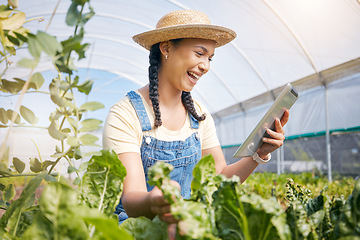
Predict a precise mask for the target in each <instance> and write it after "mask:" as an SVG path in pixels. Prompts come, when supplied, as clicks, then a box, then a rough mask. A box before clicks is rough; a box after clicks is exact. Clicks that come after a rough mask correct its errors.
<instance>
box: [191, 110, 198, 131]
mask: <svg viewBox="0 0 360 240" xmlns="http://www.w3.org/2000/svg"><path fill="white" fill-rule="evenodd" d="M189 119H190V127H191V128H193V129H199V122H198V120H196V119H195V118H194V117H193V115H191V114H190V113H189Z"/></svg>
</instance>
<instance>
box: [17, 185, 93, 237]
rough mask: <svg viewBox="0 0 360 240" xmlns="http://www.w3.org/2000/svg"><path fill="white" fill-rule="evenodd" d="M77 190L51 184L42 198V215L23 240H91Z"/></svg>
mask: <svg viewBox="0 0 360 240" xmlns="http://www.w3.org/2000/svg"><path fill="white" fill-rule="evenodd" d="M77 203H78V196H77V194H76V192H75V190H74V189H72V188H70V187H69V186H66V185H64V184H62V183H59V182H53V183H50V184H49V185H48V186H46V188H45V189H44V191H43V193H42V195H41V198H40V204H39V206H40V212H39V213H38V214H37V216H36V217H35V219H34V222H33V224H32V225H31V227H29V228H28V229H27V231H26V232H25V233H24V236H23V238H22V239H39V240H41V239H44V240H45V239H69V240H70V239H89V231H88V229H87V226H86V224H85V222H84V221H83V219H82V218H83V215H84V212H85V211H86V209H85V208H84V207H82V206H79V205H78V204H77Z"/></svg>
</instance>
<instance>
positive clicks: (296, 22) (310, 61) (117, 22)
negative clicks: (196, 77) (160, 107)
mask: <svg viewBox="0 0 360 240" xmlns="http://www.w3.org/2000/svg"><path fill="white" fill-rule="evenodd" d="M1 2H4V3H2V4H5V1H1ZM58 2H59V5H58V7H57V9H56V13H55V15H54V17H53V19H52V20H51V23H50V25H49V28H48V29H47V32H48V33H50V34H52V35H55V36H57V38H58V40H62V39H65V38H67V37H68V36H70V35H72V34H73V32H72V31H73V28H71V27H68V26H67V25H66V24H65V16H66V12H67V9H68V8H69V6H70V4H71V1H70V0H62V1H58V0H31V1H30V0H19V10H20V11H24V12H25V13H26V17H27V18H33V17H39V16H43V17H44V21H43V22H38V21H32V22H29V23H27V24H26V25H25V27H27V28H29V29H30V30H31V31H32V32H36V31H37V30H41V31H44V30H45V29H46V28H47V25H48V23H49V21H50V19H51V16H52V13H53V11H54V9H55V7H56V5H57V3H58ZM90 4H91V6H92V7H93V9H94V11H95V13H96V15H95V16H94V17H93V18H92V19H91V20H90V21H89V22H88V23H87V24H86V25H85V41H84V42H88V43H90V44H91V48H90V50H89V51H88V52H87V58H86V59H84V60H80V61H79V62H78V63H76V65H77V66H78V67H79V68H84V69H91V70H100V71H101V72H108V73H110V75H111V77H99V78H97V80H96V81H101V84H98V85H97V87H96V91H94V92H92V93H91V94H92V96H93V97H94V98H96V94H99V96H100V95H101V94H105V93H106V94H107V95H109V94H110V95H112V96H113V98H114V101H115V100H119V99H120V98H121V97H122V96H119V94H121V93H122V89H121V88H122V87H121V86H125V85H126V86H130V87H135V88H138V87H140V86H141V85H145V84H147V82H148V78H147V68H148V51H147V50H145V49H143V48H142V47H140V46H138V45H137V44H136V43H135V42H133V40H132V36H133V35H135V34H138V33H140V32H144V31H147V30H150V29H153V28H154V27H155V25H156V23H157V20H158V19H159V18H160V17H162V16H163V15H164V14H166V13H167V12H169V11H174V10H180V9H195V10H200V11H203V12H204V13H206V14H207V15H208V16H209V18H210V20H211V22H212V23H213V24H216V25H222V26H226V27H229V28H232V29H233V30H234V31H235V32H236V33H237V35H238V36H237V38H236V39H235V40H234V41H233V42H231V43H230V44H228V45H226V46H223V47H220V48H217V49H216V55H215V57H214V61H213V62H212V63H211V70H210V72H209V73H208V74H206V75H205V76H204V77H203V78H202V79H201V81H199V83H198V84H197V86H196V87H195V89H194V90H193V97H194V98H196V99H199V100H200V101H202V102H203V103H204V104H205V105H206V106H207V107H208V109H209V110H210V112H211V113H217V112H221V111H222V110H224V109H227V108H229V107H232V106H236V105H239V104H240V103H243V102H246V101H247V100H249V99H251V98H254V97H256V96H259V95H262V94H264V93H267V92H269V93H271V92H272V90H276V89H278V88H279V87H282V86H283V85H285V84H286V83H288V82H295V81H298V80H300V79H304V78H306V77H308V76H313V75H314V74H315V76H316V75H318V73H319V72H321V71H323V70H326V69H329V68H332V67H335V66H338V65H340V64H343V63H346V62H348V61H351V60H353V59H357V58H359V57H360V3H359V1H356V0H317V1H313V0H293V1H287V0H266V1H265V0H264V1H260V0H251V1H250V0H223V1H217V0H195V1H194V0H178V1H175V0H152V1H149V0H132V1H128V0H127V1H125V0H91V1H90ZM27 52H28V51H27V49H26V47H24V48H23V49H21V50H19V51H18V54H17V56H16V57H15V58H16V59H19V58H22V57H24V56H26V55H27V54H28V53H27ZM15 61H16V60H15ZM46 62H47V61H46V59H45V60H44V61H43V62H42V64H41V65H40V66H39V69H38V70H41V71H45V70H51V66H50V65H48V64H47V63H46ZM12 68H16V67H15V66H12ZM15 73H16V75H17V76H19V75H23V76H26V74H27V72H26V70H25V69H20V68H17V69H16V71H10V70H9V71H8V73H7V74H8V75H9V76H11V75H12V74H15ZM319 79H320V78H311V79H310V80H309V81H307V82H304V83H303V84H310V82H311V81H312V82H314V81H315V82H317V84H318V85H320V84H321V81H320V80H319ZM129 84H130V85H129ZM312 84H314V83H312ZM315 85H316V84H315ZM130 87H129V88H130ZM275 93H276V92H275ZM275 95H276V94H275ZM101 96H102V95H101ZM99 100H100V101H101V97H100V99H99Z"/></svg>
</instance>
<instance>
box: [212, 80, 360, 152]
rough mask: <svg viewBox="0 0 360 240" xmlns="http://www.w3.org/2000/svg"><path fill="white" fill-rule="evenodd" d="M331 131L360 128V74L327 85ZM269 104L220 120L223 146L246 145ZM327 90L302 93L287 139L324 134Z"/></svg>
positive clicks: (218, 127) (322, 88)
mask: <svg viewBox="0 0 360 240" xmlns="http://www.w3.org/2000/svg"><path fill="white" fill-rule="evenodd" d="M327 91H328V104H329V119H330V120H329V130H330V131H334V130H346V129H349V128H354V127H359V126H360V105H359V104H358V102H359V100H358V98H359V95H360V74H355V75H353V76H351V77H349V78H347V79H343V80H341V81H337V82H332V83H330V84H329V85H328V88H327ZM269 107H270V104H265V105H262V106H260V107H258V108H256V109H252V110H249V111H246V112H245V113H240V114H236V115H232V116H227V117H225V118H222V119H217V121H216V125H217V129H218V136H219V138H220V142H221V145H222V146H227V145H238V144H241V143H242V142H244V141H245V139H246V137H247V136H248V135H249V134H250V132H251V131H252V129H253V128H254V127H255V125H256V124H257V122H258V121H259V120H260V119H261V117H262V116H263V115H264V114H265V112H266V111H267V110H268V108H269ZM325 121H326V119H325V98H324V87H317V88H313V89H311V90H308V91H304V92H301V93H300V95H299V99H298V101H297V102H296V103H295V104H294V106H293V107H292V108H291V110H290V119H289V121H288V123H287V124H286V126H285V136H286V137H290V136H298V135H300V136H301V135H303V134H307V133H310V134H313V133H319V132H324V131H325V130H326V129H325V126H326V124H325Z"/></svg>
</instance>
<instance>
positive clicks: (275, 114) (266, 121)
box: [234, 83, 298, 158]
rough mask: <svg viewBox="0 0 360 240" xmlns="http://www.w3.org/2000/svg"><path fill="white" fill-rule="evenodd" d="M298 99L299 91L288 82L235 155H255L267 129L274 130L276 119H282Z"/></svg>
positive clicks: (239, 156)
mask: <svg viewBox="0 0 360 240" xmlns="http://www.w3.org/2000/svg"><path fill="white" fill-rule="evenodd" d="M297 99H298V93H297V91H296V90H295V89H294V88H293V86H292V85H291V84H290V83H288V84H287V85H286V86H285V88H284V89H283V90H282V92H281V93H280V95H279V96H278V97H277V98H276V100H275V102H274V103H273V104H272V105H271V107H270V108H269V110H268V111H267V112H266V113H265V115H264V116H263V118H262V119H261V120H260V122H259V123H258V124H257V125H256V127H255V128H254V130H253V131H252V132H251V133H250V135H249V136H248V137H247V139H246V140H245V142H244V143H243V144H242V145H241V146H240V147H239V148H238V149H237V150H236V152H235V154H234V157H236V158H242V157H247V156H252V155H254V153H255V152H256V151H257V150H258V149H259V147H260V146H261V144H263V141H262V138H263V137H264V136H266V129H267V128H270V129H272V130H274V126H275V119H276V118H279V119H281V117H282V115H283V114H284V112H285V110H286V109H290V108H291V107H292V105H293V104H294V103H295V102H296V100H297Z"/></svg>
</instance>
